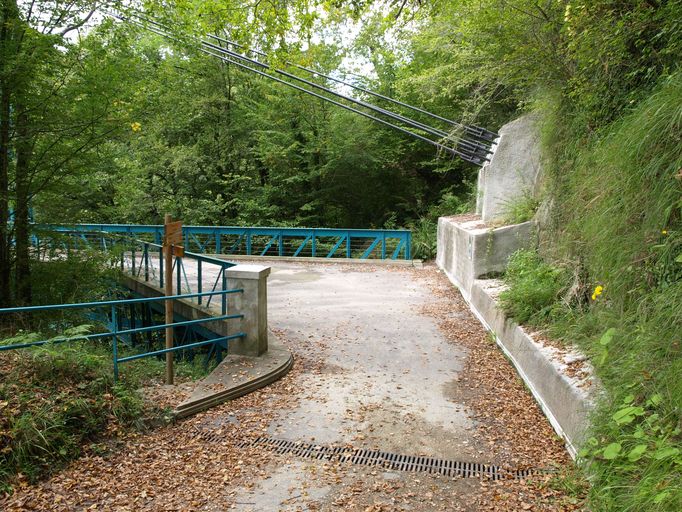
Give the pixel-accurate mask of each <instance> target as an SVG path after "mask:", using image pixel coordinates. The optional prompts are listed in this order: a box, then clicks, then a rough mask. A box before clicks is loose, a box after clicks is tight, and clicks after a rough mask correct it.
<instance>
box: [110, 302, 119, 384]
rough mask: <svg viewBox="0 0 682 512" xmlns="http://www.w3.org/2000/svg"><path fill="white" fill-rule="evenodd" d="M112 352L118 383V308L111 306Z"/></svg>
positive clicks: (115, 379) (115, 376) (115, 377)
mask: <svg viewBox="0 0 682 512" xmlns="http://www.w3.org/2000/svg"><path fill="white" fill-rule="evenodd" d="M111 323H112V338H111V339H112V352H113V357H114V382H118V335H117V333H118V317H117V315H116V306H111Z"/></svg>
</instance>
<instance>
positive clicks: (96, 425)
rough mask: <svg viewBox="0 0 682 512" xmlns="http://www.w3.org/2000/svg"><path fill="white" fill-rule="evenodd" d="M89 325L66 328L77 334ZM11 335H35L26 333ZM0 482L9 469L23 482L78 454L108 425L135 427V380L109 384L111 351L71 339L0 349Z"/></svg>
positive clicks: (138, 409) (6, 481)
mask: <svg viewBox="0 0 682 512" xmlns="http://www.w3.org/2000/svg"><path fill="white" fill-rule="evenodd" d="M87 327H88V326H81V327H80V328H77V329H74V330H71V331H68V332H66V333H65V335H67V336H69V335H72V336H74V335H75V336H78V335H79V334H82V333H83V332H86V331H87V330H88V329H87ZM21 338H22V339H18V340H17V339H15V340H14V341H15V342H16V341H33V340H34V338H35V335H30V334H26V335H23V336H22V337H21ZM0 372H2V380H0V486H2V487H4V488H5V490H8V489H9V488H10V487H9V485H10V481H11V478H12V476H13V475H14V474H15V473H22V474H23V475H24V476H25V477H27V478H28V479H29V481H35V480H37V479H38V478H41V477H43V476H46V475H48V474H50V473H51V472H52V471H54V470H55V469H58V468H60V467H62V466H63V465H64V464H65V463H66V462H68V461H69V460H72V459H74V458H76V457H78V456H79V455H80V454H81V453H82V451H83V447H84V445H85V444H87V443H89V442H93V441H95V440H96V439H97V438H98V436H101V435H102V434H103V432H104V431H105V430H106V429H107V428H115V427H124V428H126V427H132V426H138V427H139V426H141V418H142V417H143V409H142V400H141V398H140V396H139V395H138V393H137V391H135V389H136V386H135V385H134V384H135V383H133V382H126V381H124V382H123V383H122V384H121V385H117V386H115V385H114V382H113V372H112V365H111V355H110V354H109V353H108V349H107V348H106V347H100V346H97V345H93V342H79V341H70V342H68V343H63V344H54V345H52V344H48V345H44V346H41V347H36V348H32V349H24V350H21V351H17V352H3V353H2V354H0Z"/></svg>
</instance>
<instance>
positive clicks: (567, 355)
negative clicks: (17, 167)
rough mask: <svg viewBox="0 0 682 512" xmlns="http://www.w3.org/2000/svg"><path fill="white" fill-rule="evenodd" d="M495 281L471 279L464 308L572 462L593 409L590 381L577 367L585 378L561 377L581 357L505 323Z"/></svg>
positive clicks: (565, 374) (592, 385) (506, 319)
mask: <svg viewBox="0 0 682 512" xmlns="http://www.w3.org/2000/svg"><path fill="white" fill-rule="evenodd" d="M501 285H502V283H501V281H499V280H496V279H492V280H485V281H482V280H477V281H475V282H474V283H473V286H472V288H471V295H470V297H469V298H468V302H469V305H470V307H471V309H472V311H473V312H474V314H475V315H476V316H477V317H478V319H479V320H480V321H481V323H483V325H484V326H485V327H486V328H487V329H488V330H489V331H491V332H493V333H494V334H495V338H496V341H497V344H498V346H499V347H500V348H501V349H502V351H503V352H504V353H505V354H506V356H507V357H508V358H509V359H510V361H511V362H512V363H513V364H514V366H515V367H516V370H517V371H518V373H519V375H520V376H521V378H522V379H523V381H524V382H525V383H526V385H527V386H528V388H529V389H530V391H531V393H532V394H533V396H534V397H535V399H536V400H537V402H538V404H539V405H540V407H541V408H542V410H543V412H544V413H545V415H546V416H547V418H548V419H549V421H550V423H551V424H552V427H553V428H554V430H555V431H556V433H557V434H558V435H559V436H561V437H562V438H563V439H564V441H565V442H566V448H567V449H568V452H569V453H570V454H571V456H572V457H574V458H575V456H576V453H577V450H578V447H579V446H580V444H581V441H582V438H583V435H584V433H585V430H586V428H587V426H588V425H589V415H590V411H591V410H592V409H593V398H592V395H593V394H594V389H595V387H596V385H595V381H594V378H593V377H592V376H591V368H590V367H589V366H588V364H587V363H583V364H584V366H585V368H586V369H587V371H588V375H589V376H583V377H572V376H570V375H568V374H567V373H566V370H567V369H568V366H569V364H570V362H572V361H579V360H580V359H581V358H582V356H581V355H580V354H579V353H577V352H575V351H573V350H560V349H557V348H555V347H553V346H551V345H544V344H543V343H541V342H539V341H536V340H535V339H534V338H533V335H532V333H529V332H527V331H526V330H524V329H523V328H522V327H521V326H519V325H518V324H517V323H516V322H514V321H513V320H510V319H508V318H506V316H505V315H504V313H503V312H502V310H501V309H500V307H499V306H498V304H497V302H496V300H495V297H496V296H497V293H499V291H500V287H501Z"/></svg>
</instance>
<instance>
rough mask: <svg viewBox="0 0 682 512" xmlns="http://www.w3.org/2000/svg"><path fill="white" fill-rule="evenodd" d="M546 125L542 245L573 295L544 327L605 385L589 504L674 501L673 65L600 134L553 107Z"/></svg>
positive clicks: (680, 310) (677, 373) (676, 153)
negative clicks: (548, 204) (547, 231)
mask: <svg viewBox="0 0 682 512" xmlns="http://www.w3.org/2000/svg"><path fill="white" fill-rule="evenodd" d="M560 121H561V122H560ZM547 131H548V132H549V133H551V134H553V138H552V137H550V138H549V139H548V143H549V144H548V148H549V151H548V153H549V155H550V164H549V169H550V177H549V188H550V193H551V196H552V197H553V199H554V205H555V207H554V219H553V221H554V222H553V224H552V226H553V233H552V236H546V237H543V239H544V240H547V241H548V242H546V245H545V246H543V247H542V248H541V250H542V253H543V255H544V256H545V259H547V260H554V261H555V262H559V261H560V262H562V265H563V264H565V262H566V261H570V262H572V265H573V267H574V269H575V275H576V279H575V282H574V284H573V287H572V290H573V293H574V298H575V297H578V298H579V300H578V301H577V302H576V301H573V302H571V301H566V300H564V301H561V307H562V308H563V310H562V313H561V314H560V315H557V316H556V317H554V322H553V323H552V324H551V325H550V329H551V331H552V332H553V333H554V334H555V335H556V336H559V337H561V338H563V339H565V340H567V341H570V342H576V343H578V344H579V345H580V346H582V348H583V349H584V350H585V351H586V352H588V353H589V354H590V355H592V360H593V361H594V362H595V363H596V365H597V371H598V374H599V376H600V378H601V380H602V382H603V384H604V386H605V388H606V391H607V393H606V394H605V396H604V397H603V399H602V400H601V402H600V404H599V406H598V410H597V412H596V415H595V419H594V424H593V427H592V433H591V436H590V440H589V442H588V443H587V444H586V446H585V447H584V450H583V452H582V455H583V457H584V462H585V468H586V471H587V472H588V473H589V474H590V476H591V480H592V484H593V486H592V491H591V493H592V495H591V498H592V503H591V505H592V509H593V510H595V511H598V510H604V511H606V510H609V511H611V510H618V511H626V510H641V511H644V510H646V511H658V510H660V511H664V510H665V511H679V510H682V483H681V482H682V437H681V436H680V430H681V427H682V423H681V420H680V417H681V415H682V350H681V344H682V73H680V72H678V73H676V74H674V75H672V76H669V77H667V78H665V79H663V82H662V83H661V84H660V86H659V87H658V88H657V89H656V90H655V91H654V92H653V93H652V94H651V95H650V96H649V97H647V98H646V99H645V100H643V101H642V102H641V103H640V104H638V105H636V106H634V107H633V109H632V110H631V111H630V112H628V113H627V114H626V115H625V116H624V117H623V118H622V119H620V120H618V121H616V122H615V123H613V124H611V125H610V126H606V127H604V128H603V129H602V130H601V131H600V132H599V133H595V134H593V135H592V136H589V137H586V136H584V135H576V134H577V133H584V130H579V129H576V128H575V126H573V130H571V126H570V123H566V122H565V120H564V119H561V117H559V116H557V117H555V118H554V119H553V120H551V121H550V124H549V127H548V130H547ZM597 286H601V287H602V288H603V290H602V293H601V294H595V295H592V297H590V294H591V292H593V291H594V290H595V289H596V287H597ZM576 289H577V290H578V292H577V293H576ZM581 297H582V299H581V300H580V298H581ZM567 304H571V306H568V305H567Z"/></svg>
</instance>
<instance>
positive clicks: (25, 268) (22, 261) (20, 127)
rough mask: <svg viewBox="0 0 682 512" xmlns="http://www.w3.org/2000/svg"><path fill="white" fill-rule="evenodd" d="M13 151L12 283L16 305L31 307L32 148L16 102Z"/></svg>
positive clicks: (23, 111)
mask: <svg viewBox="0 0 682 512" xmlns="http://www.w3.org/2000/svg"><path fill="white" fill-rule="evenodd" d="M16 107H17V126H16V133H17V139H16V149H17V165H16V168H15V183H16V190H15V193H16V195H15V196H16V202H15V207H14V235H15V240H16V242H15V244H16V245H15V264H14V282H15V286H16V289H15V295H16V302H17V304H18V305H29V304H31V254H30V235H31V233H30V228H31V227H30V224H29V199H30V178H29V169H30V162H31V154H32V152H33V145H32V143H31V136H30V129H29V116H28V112H27V111H26V108H25V107H24V106H23V105H21V104H19V103H18V102H17V105H16Z"/></svg>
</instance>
